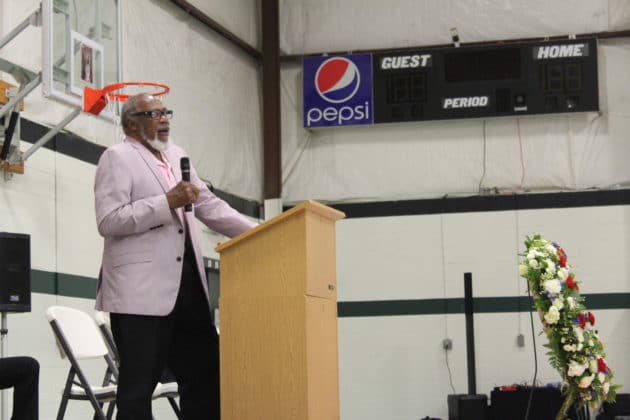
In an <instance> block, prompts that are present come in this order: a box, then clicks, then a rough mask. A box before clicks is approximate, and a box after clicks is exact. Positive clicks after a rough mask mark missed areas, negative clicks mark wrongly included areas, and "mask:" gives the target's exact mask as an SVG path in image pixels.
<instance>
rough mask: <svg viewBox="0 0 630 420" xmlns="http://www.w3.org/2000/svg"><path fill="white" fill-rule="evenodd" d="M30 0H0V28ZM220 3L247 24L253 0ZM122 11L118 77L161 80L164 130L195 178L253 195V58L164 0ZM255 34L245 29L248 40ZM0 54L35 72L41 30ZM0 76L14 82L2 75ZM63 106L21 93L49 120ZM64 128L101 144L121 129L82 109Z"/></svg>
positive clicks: (137, 2) (56, 118) (238, 23)
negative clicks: (168, 114)
mask: <svg viewBox="0 0 630 420" xmlns="http://www.w3.org/2000/svg"><path fill="white" fill-rule="evenodd" d="M234 3H235V2H234ZM38 4H39V1H37V0H3V1H2V2H1V3H0V15H1V16H2V21H1V22H2V30H3V31H4V33H8V32H9V31H10V30H12V29H13V28H14V27H15V26H16V25H18V24H19V23H20V22H21V21H22V20H24V19H25V18H26V17H27V16H28V15H29V14H30V13H31V12H32V11H34V10H35V9H36V7H37V5H38ZM218 5H219V3H215V5H214V7H213V10H217V8H218ZM224 6H225V7H224V8H222V9H221V10H222V11H223V12H222V13H221V16H222V19H225V20H226V24H227V23H228V21H229V23H230V24H231V25H232V24H233V25H235V27H238V28H241V27H243V28H245V27H250V26H252V20H253V19H254V16H256V15H257V6H256V3H251V4H249V3H246V2H241V3H240V5H239V6H238V7H237V6H236V5H235V4H233V2H225V3H224ZM122 15H123V18H122V20H123V22H122V40H123V47H122V49H123V79H124V80H125V81H155V82H160V83H166V84H168V85H169V86H170V87H171V92H170V94H169V95H168V96H166V97H164V98H163V100H164V103H165V105H166V106H167V107H169V108H172V109H173V110H174V115H175V117H174V118H173V120H172V121H171V128H172V129H171V135H172V137H173V140H174V141H175V142H176V143H178V144H180V145H182V146H183V147H184V148H185V149H186V150H187V151H188V152H189V153H190V157H191V161H192V163H193V165H195V167H196V168H197V171H198V173H199V175H200V177H201V178H203V179H205V180H208V181H211V182H212V183H213V185H215V186H216V187H217V188H219V189H221V190H224V191H230V192H231V193H232V194H236V195H238V196H241V197H244V198H248V199H253V200H261V199H262V182H260V179H261V178H262V157H261V156H262V152H261V150H262V135H261V117H260V106H261V105H260V89H259V78H260V75H259V64H258V63H257V62H255V60H254V59H252V58H251V57H249V56H247V55H245V54H244V53H243V52H241V51H240V50H239V49H237V48H236V47H234V46H232V45H231V44H230V43H229V42H228V41H227V40H225V39H224V38H223V37H221V36H219V35H217V34H216V33H214V32H212V31H211V30H210V29H208V28H207V27H205V26H204V25H203V24H202V23H200V22H198V21H197V20H196V19H194V18H192V17H190V16H189V15H188V14H187V13H186V12H185V11H183V10H182V9H180V8H179V7H178V6H176V5H174V4H172V3H171V2H155V1H150V0H133V1H130V0H126V1H125V0H122ZM239 31H242V30H241V29H239ZM256 34H257V32H256V31H254V30H252V34H251V36H250V38H249V39H251V40H252V42H254V41H255V40H256V39H257V38H256V37H257V35H256ZM0 57H2V58H4V59H6V60H9V61H11V62H14V63H16V64H19V65H21V66H24V67H26V68H27V69H30V70H32V71H35V72H39V71H40V70H41V68H42V63H41V28H35V27H28V28H27V29H26V30H25V31H24V32H23V33H21V34H20V35H19V36H18V37H16V38H15V39H14V40H13V41H12V42H11V43H9V44H8V45H7V46H5V47H4V48H3V49H2V51H0ZM0 77H2V78H3V79H4V80H5V81H8V82H10V83H15V81H14V80H13V78H12V77H10V76H9V75H6V74H4V75H3V74H0ZM71 111H72V109H71V108H69V107H67V106H65V105H62V104H59V103H57V102H53V101H51V100H48V99H44V98H43V96H42V93H41V87H40V88H36V89H35V90H34V91H33V92H32V93H31V94H30V95H28V96H27V97H26V99H25V111H24V112H23V116H24V117H25V118H29V119H31V120H33V121H36V122H39V123H42V124H46V125H49V126H54V125H56V124H58V123H59V122H60V121H61V120H62V119H63V118H64V117H65V116H66V115H68V114H69V113H70V112H71ZM67 129H68V130H69V131H71V132H74V133H76V134H78V135H80V136H82V137H84V138H86V139H88V140H89V141H91V142H94V143H98V144H101V145H104V146H108V145H111V144H114V143H116V142H118V141H119V140H120V135H121V131H120V129H117V128H116V127H115V126H113V125H112V124H111V123H108V122H105V121H102V120H100V119H98V118H95V117H93V116H89V115H88V114H83V115H80V116H79V117H78V118H76V119H75V120H74V121H73V122H71V123H70V124H69V125H68V127H67Z"/></svg>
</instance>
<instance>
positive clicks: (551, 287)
mask: <svg viewBox="0 0 630 420" xmlns="http://www.w3.org/2000/svg"><path fill="white" fill-rule="evenodd" d="M543 288H544V289H545V290H546V291H548V292H549V293H551V294H553V295H557V294H558V293H560V291H561V290H562V285H561V284H560V282H559V281H558V280H556V279H553V280H547V281H546V282H544V283H543Z"/></svg>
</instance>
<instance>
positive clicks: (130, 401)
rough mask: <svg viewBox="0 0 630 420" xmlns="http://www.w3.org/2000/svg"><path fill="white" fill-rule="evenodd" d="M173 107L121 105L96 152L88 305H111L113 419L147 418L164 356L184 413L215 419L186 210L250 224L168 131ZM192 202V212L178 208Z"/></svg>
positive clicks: (209, 350)
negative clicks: (95, 238) (93, 263)
mask: <svg viewBox="0 0 630 420" xmlns="http://www.w3.org/2000/svg"><path fill="white" fill-rule="evenodd" d="M171 117H172V111H170V110H167V109H165V108H164V106H163V105H162V103H161V101H160V100H158V99H156V98H154V97H153V96H151V95H149V94H140V95H136V96H133V97H131V98H130V99H129V100H128V101H127V102H125V104H124V105H123V109H122V115H121V118H122V126H123V130H124V132H125V134H126V135H127V137H126V138H125V139H124V141H123V142H122V143H119V144H116V145H114V146H112V147H109V148H108V149H107V150H106V151H105V152H104V153H103V155H102V156H101V158H100V160H99V163H98V167H97V169H96V177H95V186H94V193H95V207H96V222H97V225H98V230H99V232H100V234H101V235H102V236H103V237H104V238H105V245H104V250H103V261H102V268H101V275H100V277H99V281H98V285H97V294H96V308H97V309H98V310H101V311H107V312H110V314H111V315H110V316H111V323H112V332H113V335H114V339H115V341H116V346H117V347H118V351H119V353H120V359H121V360H120V378H119V382H118V396H117V400H116V404H117V408H118V414H117V419H118V420H127V419H129V420H145V419H146V420H150V419H151V418H152V414H151V394H152V392H153V389H154V387H155V385H156V383H157V381H158V379H159V376H160V374H161V373H162V371H163V369H164V367H165V366H166V365H168V366H169V367H170V368H171V370H172V371H173V373H174V374H175V376H176V378H177V382H178V384H179V392H180V405H181V409H182V414H183V417H184V419H186V420H192V419H204V420H208V419H219V417H220V408H219V345H218V337H217V333H216V329H215V328H214V326H213V325H212V315H211V313H210V307H209V303H208V289H207V283H206V275H205V269H204V264H203V255H202V253H201V248H200V245H199V237H198V232H197V229H196V228H195V218H197V219H199V220H200V221H202V222H203V223H204V224H205V225H207V226H208V227H209V228H210V229H212V230H215V231H217V232H220V233H222V234H224V235H227V236H230V237H232V236H236V235H239V234H241V233H243V232H245V231H246V230H248V229H250V228H252V227H254V226H256V224H255V223H253V222H251V221H249V220H248V219H247V218H245V217H244V216H242V215H241V214H239V213H238V212H237V211H236V210H234V209H232V208H231V207H230V206H229V205H228V204H227V203H225V202H224V201H222V200H221V199H219V198H217V197H216V196H215V195H214V194H212V192H210V190H209V189H208V188H207V186H206V185H205V184H204V183H203V182H202V181H201V180H200V179H199V177H198V176H197V174H196V172H195V170H194V168H192V167H191V170H190V182H186V181H182V170H181V168H180V160H181V158H182V157H185V156H186V153H185V152H184V150H183V149H181V148H180V147H178V146H176V145H174V144H171V143H170V140H169V119H170V118H171ZM187 204H192V207H193V211H184V206H185V205H187Z"/></svg>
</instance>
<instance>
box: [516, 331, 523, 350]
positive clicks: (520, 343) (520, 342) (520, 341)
mask: <svg viewBox="0 0 630 420" xmlns="http://www.w3.org/2000/svg"><path fill="white" fill-rule="evenodd" d="M516 345H517V346H519V347H525V336H524V335H523V334H519V335H517V336H516Z"/></svg>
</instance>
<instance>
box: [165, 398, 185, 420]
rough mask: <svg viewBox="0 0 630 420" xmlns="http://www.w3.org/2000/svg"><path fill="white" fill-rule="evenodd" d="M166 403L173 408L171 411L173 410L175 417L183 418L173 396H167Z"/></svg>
mask: <svg viewBox="0 0 630 420" xmlns="http://www.w3.org/2000/svg"><path fill="white" fill-rule="evenodd" d="M168 403H169V404H170V405H171V407H172V408H173V411H174V412H175V415H176V416H177V418H178V419H179V420H181V419H182V418H183V417H182V412H181V410H180V409H179V405H178V404H177V401H175V398H173V397H169V398H168Z"/></svg>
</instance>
